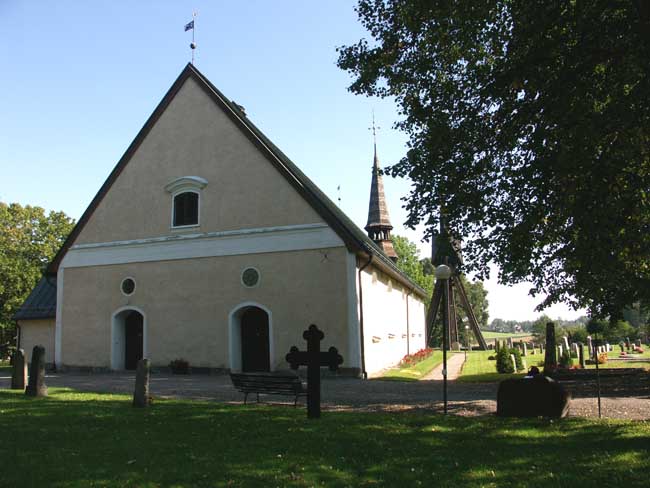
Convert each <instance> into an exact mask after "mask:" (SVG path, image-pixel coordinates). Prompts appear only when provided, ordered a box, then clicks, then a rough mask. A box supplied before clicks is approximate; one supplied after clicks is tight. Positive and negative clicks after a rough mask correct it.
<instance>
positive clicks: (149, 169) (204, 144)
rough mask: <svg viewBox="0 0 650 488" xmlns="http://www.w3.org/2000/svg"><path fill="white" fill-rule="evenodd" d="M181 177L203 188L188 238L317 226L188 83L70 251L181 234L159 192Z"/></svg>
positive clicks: (282, 183)
mask: <svg viewBox="0 0 650 488" xmlns="http://www.w3.org/2000/svg"><path fill="white" fill-rule="evenodd" d="M133 136H134V137H135V134H133ZM182 176H199V177H201V178H204V179H206V180H207V181H208V184H207V186H206V187H205V188H204V189H203V190H202V191H201V196H200V227H198V228H191V229H190V231H191V232H216V231H224V230H233V229H244V228H257V227H272V226H282V225H293V224H308V223H314V222H321V221H322V218H320V216H319V215H318V214H317V213H316V212H315V211H314V210H313V209H312V208H311V206H309V204H308V203H307V202H306V201H305V200H304V199H303V198H302V197H301V196H300V195H299V194H298V193H297V192H296V191H295V190H294V189H293V187H291V185H290V184H289V183H288V182H287V181H286V180H285V179H284V178H283V177H282V176H281V175H280V174H279V173H278V171H277V170H276V169H275V168H274V167H273V166H272V164H271V163H270V162H269V161H268V160H267V159H266V158H265V157H264V156H263V155H262V153H260V151H259V150H258V149H257V148H256V147H255V146H254V145H253V144H252V143H251V142H250V141H249V140H248V139H247V137H246V136H245V135H244V134H243V133H242V132H241V131H240V129H239V128H237V127H236V126H235V125H234V124H233V122H231V120H230V119H229V118H228V117H227V115H226V114H225V113H224V112H223V111H222V110H221V109H220V108H219V107H217V106H216V105H215V103H214V102H213V101H212V100H211V99H210V98H209V97H208V96H207V95H206V94H205V92H204V91H203V90H202V89H201V88H200V87H199V85H197V83H196V82H195V81H194V80H192V79H191V78H190V79H188V80H187V81H186V82H185V84H184V85H183V86H182V88H181V89H180V90H179V92H178V93H177V95H176V97H175V98H174V99H173V100H172V102H171V103H170V105H169V106H168V107H167V109H166V111H165V112H164V113H163V114H162V116H161V117H160V118H159V119H158V121H157V122H156V124H155V125H154V126H153V128H152V129H151V131H150V133H149V134H148V135H147V137H146V138H145V139H144V141H143V142H142V144H141V145H140V147H139V148H138V150H137V151H136V152H135V153H134V155H133V157H132V158H131V160H130V161H129V163H128V164H127V165H126V167H125V169H124V171H123V172H122V173H121V175H120V176H119V177H118V178H117V180H116V181H115V182H114V184H113V186H112V187H111V189H110V191H109V192H108V193H107V195H106V196H105V197H104V199H103V200H102V202H101V203H100V204H99V206H98V207H97V209H96V210H95V212H94V214H93V216H92V218H91V219H90V220H89V221H88V223H87V224H86V226H85V227H84V229H83V230H82V232H81V233H80V235H79V236H78V238H77V239H76V241H75V243H74V244H84V243H86V244H87V243H96V242H111V241H116V240H130V239H139V238H147V237H159V236H164V235H170V234H174V233H178V232H185V233H187V232H188V229H184V230H182V231H181V230H171V228H170V227H171V211H172V210H171V205H172V196H171V195H170V194H169V193H168V192H167V191H166V190H165V185H167V184H168V183H170V182H171V181H173V180H175V179H176V178H180V177H182Z"/></svg>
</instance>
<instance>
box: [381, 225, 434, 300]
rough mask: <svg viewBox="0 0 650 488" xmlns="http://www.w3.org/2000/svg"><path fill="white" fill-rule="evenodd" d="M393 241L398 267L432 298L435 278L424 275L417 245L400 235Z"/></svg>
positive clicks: (394, 237) (393, 237) (393, 238)
mask: <svg viewBox="0 0 650 488" xmlns="http://www.w3.org/2000/svg"><path fill="white" fill-rule="evenodd" d="M391 241H392V243H393V248H394V249H395V253H396V254H397V262H396V263H395V264H397V267H398V268H399V269H401V270H402V271H403V272H404V273H405V274H406V275H407V276H408V277H409V278H411V279H412V280H413V281H415V283H417V284H418V285H420V287H421V288H423V289H424V290H425V291H426V292H427V295H428V296H429V297H430V296H431V294H432V293H433V276H431V275H426V274H424V271H423V267H422V264H421V262H420V251H419V250H418V248H417V246H416V245H415V243H413V242H411V241H409V240H408V239H407V238H406V237H402V236H398V235H394V236H392V237H391ZM427 305H428V304H427Z"/></svg>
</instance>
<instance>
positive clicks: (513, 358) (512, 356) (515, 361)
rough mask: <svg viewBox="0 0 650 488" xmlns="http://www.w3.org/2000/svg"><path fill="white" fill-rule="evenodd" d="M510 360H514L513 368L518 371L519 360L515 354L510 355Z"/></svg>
mask: <svg viewBox="0 0 650 488" xmlns="http://www.w3.org/2000/svg"><path fill="white" fill-rule="evenodd" d="M510 361H512V368H513V369H514V371H515V373H516V372H517V360H516V359H515V355H514V354H511V355H510Z"/></svg>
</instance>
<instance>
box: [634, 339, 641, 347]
mask: <svg viewBox="0 0 650 488" xmlns="http://www.w3.org/2000/svg"><path fill="white" fill-rule="evenodd" d="M634 345H635V346H636V347H641V339H637V340H636V341H635V342H634Z"/></svg>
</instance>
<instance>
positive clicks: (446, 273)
mask: <svg viewBox="0 0 650 488" xmlns="http://www.w3.org/2000/svg"><path fill="white" fill-rule="evenodd" d="M445 261H446V258H445ZM435 276H436V280H444V283H443V284H442V303H443V304H444V305H443V307H442V401H443V405H444V413H445V414H446V413H447V342H448V337H447V333H448V329H449V278H450V277H451V268H450V267H449V266H447V265H446V264H441V265H440V266H437V267H436V271H435Z"/></svg>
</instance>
